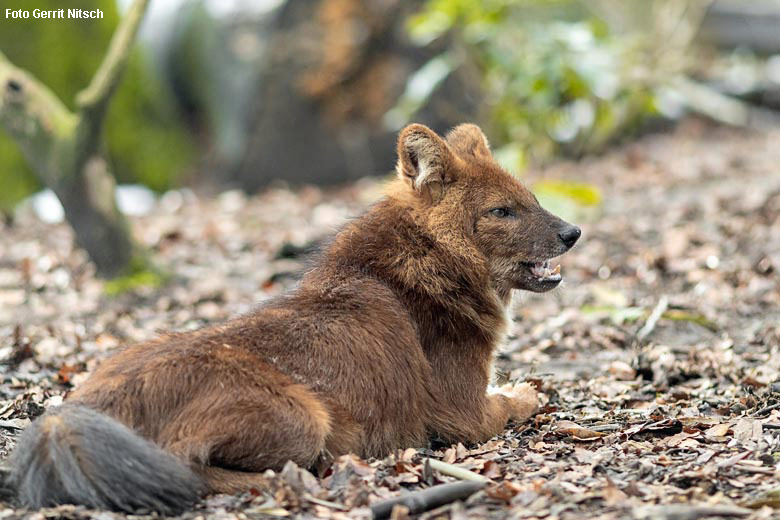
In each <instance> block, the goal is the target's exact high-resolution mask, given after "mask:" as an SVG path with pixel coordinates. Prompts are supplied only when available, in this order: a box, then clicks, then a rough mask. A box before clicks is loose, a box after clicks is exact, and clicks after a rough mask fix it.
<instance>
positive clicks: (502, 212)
mask: <svg viewBox="0 0 780 520" xmlns="http://www.w3.org/2000/svg"><path fill="white" fill-rule="evenodd" d="M490 213H491V214H492V215H493V216H495V217H498V218H506V217H511V216H512V215H513V213H512V210H511V209H509V208H493V209H491V210H490Z"/></svg>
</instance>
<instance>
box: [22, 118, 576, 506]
mask: <svg viewBox="0 0 780 520" xmlns="http://www.w3.org/2000/svg"><path fill="white" fill-rule="evenodd" d="M397 171H398V176H397V179H396V180H395V181H394V182H393V183H391V184H390V186H389V189H388V192H387V196H386V197H385V198H384V199H383V200H381V201H380V202H378V203H377V204H376V205H374V206H373V207H372V208H371V209H369V210H368V212H366V213H365V214H364V215H363V216H362V217H360V218H358V219H356V220H353V221H351V222H350V223H348V224H347V225H346V226H345V227H344V228H343V229H342V230H341V232H339V233H338V234H337V235H336V237H335V239H334V241H333V243H332V244H331V245H330V246H329V247H328V248H327V249H326V250H325V251H324V252H323V253H322V254H321V257H320V258H319V261H318V263H317V264H316V267H315V268H314V269H313V270H311V271H310V272H308V273H307V274H306V275H305V277H304V278H303V280H302V281H301V283H300V286H299V287H298V288H297V289H296V290H295V291H293V292H292V293H290V294H288V295H286V296H284V297H281V298H279V299H277V300H275V301H272V302H270V303H267V304H265V305H263V306H262V308H260V309H259V310H258V311H256V312H253V313H250V314H248V315H246V316H242V317H239V318H236V319H234V320H232V321H229V322H227V323H224V324H222V325H217V326H213V327H209V328H205V329H202V330H199V331H196V332H187V333H176V334H168V335H165V336H163V337H161V338H159V339H157V340H154V341H151V342H148V343H144V344H140V345H135V346H131V347H129V348H126V349H123V350H121V351H120V352H118V353H116V354H115V355H114V356H113V357H111V358H109V359H108V360H106V361H105V362H104V363H103V364H102V365H101V366H100V368H99V369H98V370H97V371H96V372H95V374H94V375H93V376H92V377H91V378H90V379H89V380H88V381H87V382H86V383H85V384H83V385H82V386H81V387H80V388H78V389H77V390H76V391H74V392H73V393H72V394H71V395H70V397H69V398H68V399H67V401H66V402H65V404H63V405H62V406H59V407H56V408H53V409H50V410H49V411H48V412H46V414H44V415H43V416H42V417H40V418H39V419H38V420H36V421H35V422H34V423H33V424H32V425H31V426H30V427H29V428H28V429H27V430H26V431H25V432H24V433H23V434H22V436H21V438H20V439H19V443H18V445H17V448H16V450H15V452H14V453H13V455H12V459H11V465H12V469H11V474H10V481H9V484H11V486H12V487H13V489H15V490H16V494H17V496H18V499H19V501H20V502H21V503H22V504H23V505H25V506H27V507H31V508H39V507H42V506H50V505H55V504H62V503H76V504H83V505H86V506H89V507H93V508H105V509H114V510H121V511H136V510H154V511H158V512H160V513H163V514H173V513H178V512H180V511H182V510H184V509H185V508H187V507H188V506H189V505H191V504H192V503H193V502H194V501H195V500H197V498H198V497H199V496H200V495H201V494H203V493H211V492H227V493H235V492H240V491H245V490H247V489H249V488H250V487H253V486H256V485H257V483H259V482H260V474H261V472H263V471H264V470H266V469H268V468H274V469H279V468H281V467H282V465H284V464H285V462H286V461H288V460H293V461H295V462H296V463H298V464H299V465H301V466H304V467H311V466H313V465H315V464H317V463H321V462H323V459H324V458H327V457H331V456H335V455H339V454H343V453H347V452H354V453H357V454H359V455H361V456H363V457H379V456H384V455H386V454H387V453H389V452H390V451H391V450H393V449H396V448H401V447H411V446H421V445H424V444H426V442H427V440H428V439H429V437H430V436H432V435H438V436H439V437H441V438H443V439H445V440H448V441H452V442H458V441H460V442H477V441H484V440H486V439H489V438H490V437H492V436H494V435H496V434H497V433H499V432H501V431H502V429H503V428H504V427H505V425H506V423H507V420H509V419H514V420H516V421H523V420H525V419H527V418H528V417H530V416H531V415H532V414H533V413H534V412H535V410H536V407H537V398H536V393H535V391H534V390H533V389H532V388H531V387H530V386H529V385H527V384H520V385H508V386H504V387H502V388H500V389H496V390H495V391H490V392H488V391H487V390H488V384H489V382H490V378H491V371H492V364H493V357H494V353H495V351H496V348H497V346H498V343H499V342H500V341H502V339H503V338H502V336H503V334H504V331H505V329H506V327H507V319H506V317H505V311H506V308H507V305H508V304H509V301H510V295H511V292H512V290H513V289H525V290H529V291H534V292H543V291H548V290H550V289H552V288H553V287H555V286H557V285H558V284H559V283H560V281H561V276H560V270H559V268H558V267H556V268H555V269H553V270H550V268H549V263H548V261H549V260H550V259H552V258H554V257H557V256H559V255H561V254H563V253H564V252H566V251H567V250H568V249H569V248H571V247H572V246H573V245H574V243H575V242H576V241H577V239H578V238H579V236H580V230H579V228H577V227H575V226H572V225H570V224H567V223H566V222H563V221H562V220H561V219H559V218H557V217H555V216H553V215H552V214H550V213H548V212H547V211H545V210H544V209H542V208H541V207H540V206H539V203H538V202H537V200H536V198H535V197H534V196H533V195H532V194H531V193H530V192H529V191H528V190H527V189H526V188H524V187H523V185H522V184H520V182H518V181H517V180H516V179H515V178H514V177H512V176H511V175H510V174H508V173H507V172H505V171H504V170H503V169H501V167H499V166H498V165H497V164H496V162H495V161H494V160H493V158H492V156H491V153H490V150H489V148H488V143H487V140H486V139H485V136H484V135H483V133H482V131H481V130H480V129H479V128H478V127H476V126H474V125H469V124H465V125H461V126H458V127H456V128H455V129H454V130H452V131H451V132H450V133H449V134H448V135H447V137H446V139H443V138H441V137H440V136H438V135H437V134H436V133H434V132H433V131H432V130H430V129H428V128H427V127H425V126H422V125H417V124H415V125H410V126H408V127H406V128H405V129H404V130H403V131H402V132H401V133H400V135H399V139H398V165H397Z"/></svg>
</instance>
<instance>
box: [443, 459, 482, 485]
mask: <svg viewBox="0 0 780 520" xmlns="http://www.w3.org/2000/svg"><path fill="white" fill-rule="evenodd" d="M428 464H430V466H431V469H435V470H436V471H438V472H439V473H442V474H444V475H449V476H450V477H455V478H457V479H460V480H470V481H473V482H490V479H489V478H487V477H484V476H482V475H480V474H479V473H474V472H473V471H470V470H468V469H464V468H461V467H459V466H456V465H455V464H449V463H447V462H442V461H440V460H437V459H428Z"/></svg>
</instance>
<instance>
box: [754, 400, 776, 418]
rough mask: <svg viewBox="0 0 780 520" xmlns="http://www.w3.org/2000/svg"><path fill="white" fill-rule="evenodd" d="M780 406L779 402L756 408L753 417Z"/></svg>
mask: <svg viewBox="0 0 780 520" xmlns="http://www.w3.org/2000/svg"><path fill="white" fill-rule="evenodd" d="M778 408H780V403H775V404H770V405H769V406H765V407H763V408H761V409H760V410H758V411H757V412H754V413H753V417H757V416H759V415H764V414H765V413H767V412H771V411H772V410H777V409H778Z"/></svg>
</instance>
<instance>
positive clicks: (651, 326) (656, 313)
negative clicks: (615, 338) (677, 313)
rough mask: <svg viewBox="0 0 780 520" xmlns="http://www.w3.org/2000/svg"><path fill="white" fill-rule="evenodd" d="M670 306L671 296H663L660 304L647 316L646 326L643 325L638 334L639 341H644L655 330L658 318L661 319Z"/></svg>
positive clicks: (659, 301)
mask: <svg viewBox="0 0 780 520" xmlns="http://www.w3.org/2000/svg"><path fill="white" fill-rule="evenodd" d="M668 307H669V298H667V296H666V295H663V296H661V299H660V300H658V304H657V305H656V306H655V309H653V312H652V313H650V317H649V318H647V322H645V326H644V327H642V329H641V330H640V331H639V333H638V334H637V338H638V339H639V341H644V339H645V338H646V337H647V336H649V335H650V334H651V333H652V332H653V330H655V326H656V324H657V323H658V320H659V319H661V316H663V314H664V313H665V312H666V309H667V308H668Z"/></svg>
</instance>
